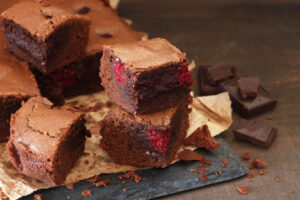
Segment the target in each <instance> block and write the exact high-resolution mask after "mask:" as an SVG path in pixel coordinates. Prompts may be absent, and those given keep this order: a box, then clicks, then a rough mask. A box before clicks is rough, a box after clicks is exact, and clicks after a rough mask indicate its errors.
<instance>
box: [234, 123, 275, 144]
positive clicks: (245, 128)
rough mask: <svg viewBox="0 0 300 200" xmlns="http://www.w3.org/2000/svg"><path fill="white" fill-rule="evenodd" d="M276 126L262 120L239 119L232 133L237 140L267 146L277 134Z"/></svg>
mask: <svg viewBox="0 0 300 200" xmlns="http://www.w3.org/2000/svg"><path fill="white" fill-rule="evenodd" d="M277 132H278V130H277V128H275V127H272V126H271V125H270V124H268V123H267V122H265V121H263V120H245V119H241V120H240V122H239V124H238V125H237V126H236V127H235V128H234V130H233V133H234V135H235V138H237V139H238V140H243V141H247V142H249V143H251V144H254V145H256V146H260V147H264V148H267V147H269V146H270V145H271V144H272V142H273V140H274V139H275V137H276V135H277Z"/></svg>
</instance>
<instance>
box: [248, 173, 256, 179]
mask: <svg viewBox="0 0 300 200" xmlns="http://www.w3.org/2000/svg"><path fill="white" fill-rule="evenodd" d="M247 176H248V178H254V177H255V176H256V174H255V173H254V172H249V173H248V175H247Z"/></svg>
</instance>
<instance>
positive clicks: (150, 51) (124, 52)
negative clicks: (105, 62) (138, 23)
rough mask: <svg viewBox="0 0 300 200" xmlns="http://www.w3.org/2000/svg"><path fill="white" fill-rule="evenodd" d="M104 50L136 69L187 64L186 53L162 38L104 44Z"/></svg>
mask: <svg viewBox="0 0 300 200" xmlns="http://www.w3.org/2000/svg"><path fill="white" fill-rule="evenodd" d="M104 51H110V52H111V53H112V54H114V55H115V56H116V57H118V58H119V59H121V62H122V63H124V65H125V67H132V68H134V69H136V70H150V69H155V68H159V67H162V66H170V65H172V64H175V65H178V64H179V65H187V60H186V57H185V55H184V54H183V53H182V52H181V51H180V50H179V49H177V48H176V47H175V46H173V45H172V44H171V43H170V42H168V41H167V40H165V39H162V38H154V39H151V40H145V41H139V42H135V43H125V44H116V45H107V46H104Z"/></svg>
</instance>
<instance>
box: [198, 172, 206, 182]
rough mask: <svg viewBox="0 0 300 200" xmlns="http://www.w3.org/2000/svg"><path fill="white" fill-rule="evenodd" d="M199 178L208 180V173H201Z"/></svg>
mask: <svg viewBox="0 0 300 200" xmlns="http://www.w3.org/2000/svg"><path fill="white" fill-rule="evenodd" d="M199 178H200V179H201V181H202V182H205V181H207V175H206V174H205V173H201V174H200V176H199Z"/></svg>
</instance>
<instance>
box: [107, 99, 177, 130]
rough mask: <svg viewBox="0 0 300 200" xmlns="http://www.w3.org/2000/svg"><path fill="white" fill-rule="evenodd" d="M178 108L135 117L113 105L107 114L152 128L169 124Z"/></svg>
mask: <svg viewBox="0 0 300 200" xmlns="http://www.w3.org/2000/svg"><path fill="white" fill-rule="evenodd" d="M178 108H179V107H178V106H176V107H172V108H169V109H167V110H164V111H161V112H156V113H151V114H138V115H136V116H134V115H132V114H131V113H129V112H127V111H126V110H124V109H123V108H121V107H120V106H117V105H115V104H114V105H113V106H112V107H111V108H110V110H109V114H110V115H112V116H116V117H118V118H122V119H123V118H124V120H128V121H132V122H138V123H146V124H148V125H152V126H160V127H162V126H168V125H170V123H171V120H172V118H173V116H174V115H175V113H176V111H177V110H178Z"/></svg>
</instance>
